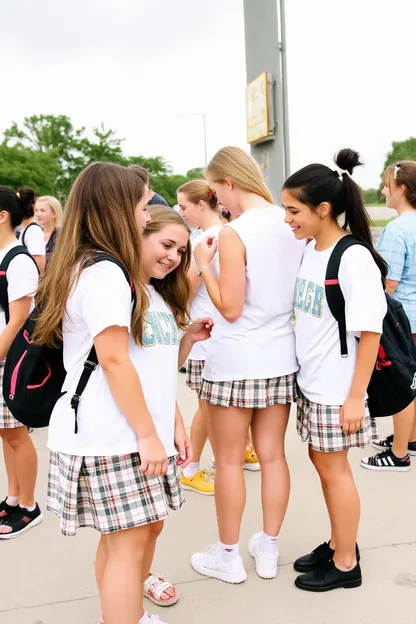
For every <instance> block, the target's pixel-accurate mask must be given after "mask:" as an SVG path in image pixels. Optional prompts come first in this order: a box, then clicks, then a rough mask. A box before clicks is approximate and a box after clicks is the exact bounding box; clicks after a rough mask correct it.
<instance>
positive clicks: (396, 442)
mask: <svg viewBox="0 0 416 624" xmlns="http://www.w3.org/2000/svg"><path fill="white" fill-rule="evenodd" d="M415 404H416V403H415V401H414V402H413V403H412V404H411V405H409V406H408V407H406V409H404V410H403V411H402V412H400V413H399V414H395V415H394V416H393V426H394V428H393V431H394V438H393V448H392V451H393V453H394V454H395V455H396V457H405V456H406V455H407V451H408V445H409V441H410V438H411V437H412V432H413V428H414V426H415Z"/></svg>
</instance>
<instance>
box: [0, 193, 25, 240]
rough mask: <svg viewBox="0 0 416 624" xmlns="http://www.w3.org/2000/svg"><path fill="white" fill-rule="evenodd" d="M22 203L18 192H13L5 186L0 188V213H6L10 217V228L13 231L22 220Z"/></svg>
mask: <svg viewBox="0 0 416 624" xmlns="http://www.w3.org/2000/svg"><path fill="white" fill-rule="evenodd" d="M23 205H24V202H22V201H21V199H20V193H19V191H17V193H16V191H13V190H12V189H11V188H8V187H7V186H0V212H3V211H5V212H8V213H9V215H10V226H11V228H12V229H13V230H14V229H15V228H17V227H18V226H19V225H20V224H21V223H22V220H23Z"/></svg>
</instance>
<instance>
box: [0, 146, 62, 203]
mask: <svg viewBox="0 0 416 624" xmlns="http://www.w3.org/2000/svg"><path fill="white" fill-rule="evenodd" d="M59 173H60V166H59V163H58V161H57V158H56V155H55V153H54V152H53V151H50V152H47V153H45V152H41V151H36V150H33V149H29V148H27V147H21V146H18V145H14V146H8V145H6V144H5V143H3V144H0V183H1V184H2V185H5V186H10V187H11V188H13V189H18V188H19V187H21V186H31V187H33V188H34V189H35V191H36V193H37V194H38V195H55V194H56V193H57V188H56V181H57V178H58V176H59Z"/></svg>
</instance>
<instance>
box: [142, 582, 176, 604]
mask: <svg viewBox="0 0 416 624" xmlns="http://www.w3.org/2000/svg"><path fill="white" fill-rule="evenodd" d="M170 588H172V589H173V590H174V592H175V595H174V596H170V597H169V598H168V599H167V600H163V599H162V600H161V598H160V597H161V595H162V594H163V592H166V590H167V589H170ZM143 595H144V597H145V598H148V599H149V600H150V601H151V602H153V604H155V605H157V606H158V607H171V606H172V605H174V604H176V603H177V602H178V600H179V596H178V594H177V593H176V589H175V588H174V586H173V585H172V583H169V581H167V580H166V579H164V578H163V576H159V575H157V574H150V576H148V577H147V579H146V580H145V582H144V592H143ZM168 595H169V594H168Z"/></svg>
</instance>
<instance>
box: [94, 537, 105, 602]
mask: <svg viewBox="0 0 416 624" xmlns="http://www.w3.org/2000/svg"><path fill="white" fill-rule="evenodd" d="M106 537H107V536H106V535H101V538H100V541H99V542H98V548H97V554H96V556H95V578H96V581H97V587H98V591H99V592H100V596H101V599H102V585H103V578H104V572H105V568H106V565H107V560H108V550H107V542H106Z"/></svg>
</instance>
